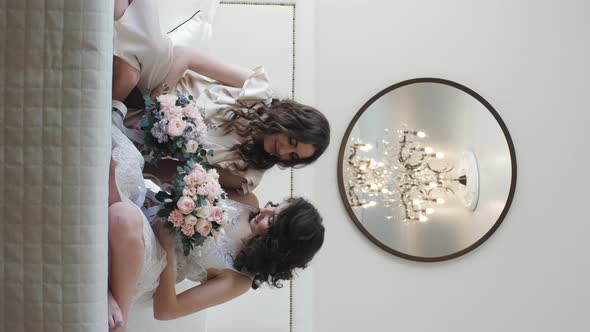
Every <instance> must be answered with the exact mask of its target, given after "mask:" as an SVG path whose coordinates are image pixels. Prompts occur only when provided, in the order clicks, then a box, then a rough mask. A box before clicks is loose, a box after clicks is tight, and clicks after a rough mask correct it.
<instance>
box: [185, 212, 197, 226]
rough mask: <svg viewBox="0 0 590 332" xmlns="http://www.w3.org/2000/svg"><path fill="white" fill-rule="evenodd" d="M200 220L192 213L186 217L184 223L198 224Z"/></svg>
mask: <svg viewBox="0 0 590 332" xmlns="http://www.w3.org/2000/svg"><path fill="white" fill-rule="evenodd" d="M198 221H199V219H197V217H195V216H193V215H192V214H189V215H188V216H186V217H184V223H185V224H187V225H190V226H194V225H196V224H197V222H198Z"/></svg>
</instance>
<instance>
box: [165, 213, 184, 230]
mask: <svg viewBox="0 0 590 332" xmlns="http://www.w3.org/2000/svg"><path fill="white" fill-rule="evenodd" d="M168 221H169V222H171V223H172V225H174V227H180V226H182V224H183V222H184V215H183V214H182V212H180V210H174V211H172V212H171V213H170V215H169V216H168Z"/></svg>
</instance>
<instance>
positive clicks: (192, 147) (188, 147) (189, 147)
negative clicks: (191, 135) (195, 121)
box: [184, 140, 199, 153]
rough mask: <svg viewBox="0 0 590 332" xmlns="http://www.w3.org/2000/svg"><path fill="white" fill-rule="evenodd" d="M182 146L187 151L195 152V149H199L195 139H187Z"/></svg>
mask: <svg viewBox="0 0 590 332" xmlns="http://www.w3.org/2000/svg"><path fill="white" fill-rule="evenodd" d="M184 148H185V149H186V152H187V153H195V152H197V149H199V143H197V141H193V140H189V141H188V142H186V144H185V145H184Z"/></svg>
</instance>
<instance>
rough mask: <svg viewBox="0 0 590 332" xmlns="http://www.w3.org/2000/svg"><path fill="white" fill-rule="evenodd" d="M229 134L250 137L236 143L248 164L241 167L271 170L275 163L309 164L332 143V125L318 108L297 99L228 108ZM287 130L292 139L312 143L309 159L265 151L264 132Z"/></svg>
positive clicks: (227, 131)
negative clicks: (284, 157)
mask: <svg viewBox="0 0 590 332" xmlns="http://www.w3.org/2000/svg"><path fill="white" fill-rule="evenodd" d="M227 112H228V118H229V120H228V122H227V123H226V124H225V128H226V133H229V132H232V131H233V132H236V133H237V134H239V135H240V136H243V137H248V138H250V139H249V140H248V141H246V142H245V143H242V144H238V145H236V146H234V149H235V150H237V151H238V152H239V154H240V156H241V157H242V159H243V160H244V161H246V163H247V166H246V167H245V168H244V169H242V170H246V169H248V168H254V169H261V170H265V169H269V168H271V167H273V166H274V165H278V166H279V167H281V168H286V167H296V166H305V165H309V164H311V163H312V162H314V161H316V160H317V159H318V158H319V157H320V156H321V155H322V154H323V153H324V151H326V148H327V147H328V144H330V124H329V123H328V120H327V119H326V117H325V116H324V115H323V114H322V113H321V112H320V111H318V110H317V109H315V108H313V107H311V106H307V105H303V104H300V103H298V102H296V101H293V100H289V99H284V100H279V99H273V100H272V102H271V103H270V105H266V104H264V103H263V102H255V103H252V104H250V105H246V104H245V103H241V105H240V107H237V108H232V109H229V110H228V111H227ZM278 133H285V134H287V136H288V137H289V138H290V139H295V140H297V141H298V142H301V143H306V144H312V145H313V146H314V147H315V148H316V150H315V152H314V154H313V155H312V156H311V157H309V158H302V159H298V160H280V159H279V157H277V156H273V155H271V154H268V153H267V152H266V151H264V142H263V141H262V140H261V139H260V138H261V137H262V136H264V135H272V134H278Z"/></svg>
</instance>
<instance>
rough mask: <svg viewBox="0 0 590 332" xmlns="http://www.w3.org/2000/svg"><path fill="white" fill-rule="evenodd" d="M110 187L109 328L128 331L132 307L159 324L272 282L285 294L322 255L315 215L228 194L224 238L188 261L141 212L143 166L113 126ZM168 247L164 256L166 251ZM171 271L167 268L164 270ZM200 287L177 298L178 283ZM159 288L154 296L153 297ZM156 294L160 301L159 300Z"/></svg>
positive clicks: (306, 207) (291, 204) (300, 202)
mask: <svg viewBox="0 0 590 332" xmlns="http://www.w3.org/2000/svg"><path fill="white" fill-rule="evenodd" d="M112 142H113V152H112V161H111V175H110V181H109V187H110V195H109V204H110V207H109V326H110V328H111V329H112V330H117V331H125V330H126V321H127V317H128V313H129V309H130V307H131V305H132V304H133V305H140V304H150V303H151V301H150V298H151V297H152V295H153V299H154V301H153V308H154V316H155V317H156V318H157V319H163V320H166V319H174V318H177V317H181V316H184V315H188V314H190V313H193V312H197V311H199V310H202V309H205V308H208V307H210V306H214V305H217V304H220V303H223V302H226V301H228V300H230V299H233V298H235V297H237V296H239V295H241V294H243V293H244V292H246V291H247V290H248V289H249V288H250V287H252V288H257V287H258V286H259V285H260V284H262V283H264V282H268V283H270V284H272V285H274V286H280V281H281V280H289V279H291V278H292V277H293V270H294V269H296V268H304V267H305V266H306V265H307V264H308V263H309V261H310V260H311V259H312V258H313V256H314V255H315V253H316V252H317V251H318V250H319V249H320V247H321V245H322V243H323V239H324V227H323V225H322V219H321V216H320V215H319V213H318V211H317V210H316V209H315V208H314V207H313V205H311V204H310V203H308V202H307V201H305V200H304V199H301V198H295V199H289V200H287V201H286V202H284V203H282V204H280V205H277V206H270V207H268V208H264V209H259V208H258V201H257V199H256V197H255V196H254V195H253V194H248V195H245V196H242V195H238V194H236V193H235V192H234V191H228V194H229V196H230V199H228V200H227V201H226V205H227V209H228V217H229V223H228V225H227V226H226V227H225V228H224V230H225V235H222V236H218V237H217V238H212V239H209V240H208V241H207V242H206V243H205V244H204V245H203V247H202V248H201V250H200V255H199V250H195V251H192V252H191V254H190V255H189V256H184V255H183V254H182V250H181V244H180V242H177V244H176V245H174V242H175V241H174V235H173V234H172V235H171V234H170V233H168V231H167V230H164V229H163V228H162V227H161V222H158V221H156V222H155V227H154V228H155V230H156V233H157V235H158V238H159V239H160V242H161V244H162V246H161V245H160V243H159V242H158V239H157V238H156V236H155V235H154V232H153V231H152V227H151V225H150V223H149V222H148V220H147V218H146V217H145V215H144V214H143V213H142V212H141V210H140V208H139V206H141V205H142V204H143V202H144V200H145V194H146V187H145V182H144V179H143V176H142V166H143V158H142V156H141V154H140V153H139V151H138V150H137V149H136V148H135V146H134V145H133V143H132V142H131V141H130V140H129V139H128V138H127V137H126V136H125V135H123V134H122V133H121V131H120V130H119V128H118V127H117V126H116V125H113V126H112ZM162 247H163V248H162ZM167 263H168V264H167ZM185 278H188V279H191V280H195V281H199V282H201V284H200V285H198V286H196V287H193V288H191V289H189V290H187V291H185V292H183V293H182V294H179V295H178V296H177V295H176V292H175V288H174V285H175V282H180V281H182V280H183V279H185ZM156 288H157V291H156ZM154 292H155V295H154Z"/></svg>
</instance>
